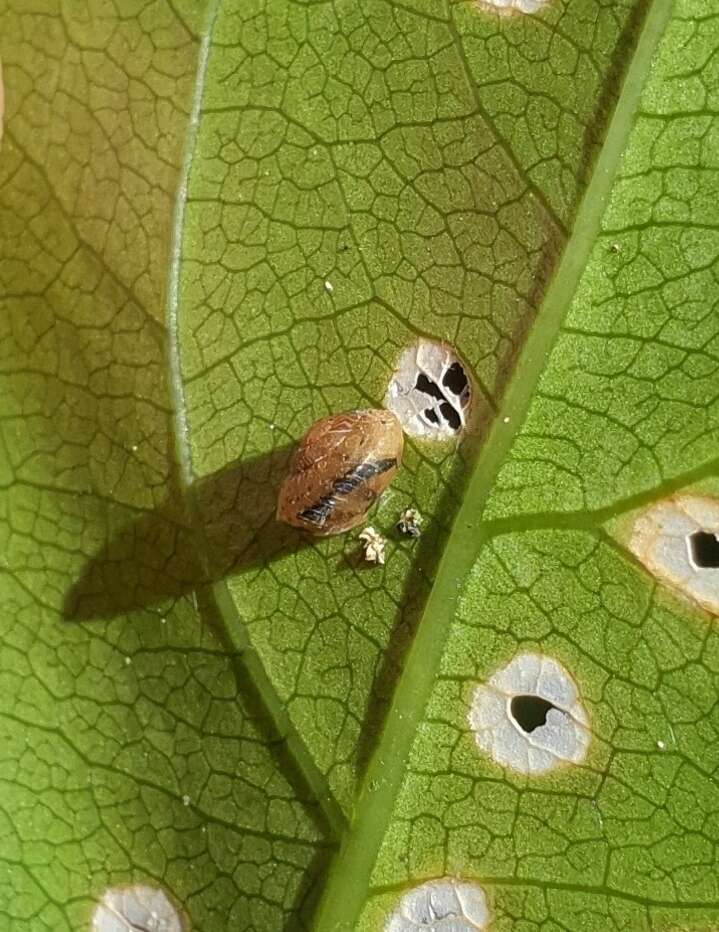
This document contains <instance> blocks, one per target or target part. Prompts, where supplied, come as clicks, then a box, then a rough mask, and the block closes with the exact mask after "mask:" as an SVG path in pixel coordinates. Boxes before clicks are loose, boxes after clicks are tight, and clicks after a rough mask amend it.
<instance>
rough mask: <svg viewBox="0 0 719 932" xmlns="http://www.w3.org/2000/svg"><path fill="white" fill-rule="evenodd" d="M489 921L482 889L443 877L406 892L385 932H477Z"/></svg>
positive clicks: (389, 920) (388, 921)
mask: <svg viewBox="0 0 719 932" xmlns="http://www.w3.org/2000/svg"><path fill="white" fill-rule="evenodd" d="M488 922H489V910H488V908H487V898H486V896H485V894H484V891H483V890H482V888H481V887H480V886H479V885H478V884H475V883H468V882H466V881H462V880H454V879H452V878H449V877H443V878H441V879H440V880H430V881H428V882H427V883H423V884H422V885H421V886H419V887H414V889H412V890H408V891H407V893H405V894H404V896H403V897H402V899H401V900H400V902H399V905H398V906H397V909H395V911H394V912H393V913H392V915H391V916H390V917H389V919H388V920H387V922H386V923H385V932H419V930H421V929H424V930H426V932H477V929H484V928H486V926H487V923H488Z"/></svg>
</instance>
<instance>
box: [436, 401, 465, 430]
mask: <svg viewBox="0 0 719 932" xmlns="http://www.w3.org/2000/svg"><path fill="white" fill-rule="evenodd" d="M439 410H440V411H441V412H442V417H443V418H444V419H445V421H446V422H447V423H448V424H449V426H450V427H451V428H452V430H459V428H460V427H461V426H462V420H461V418H460V416H459V415H458V414H457V412H456V411H455V409H454V408H453V407H452V405H451V404H450V403H449V402H448V401H444V402H442V404H441V405H440V406H439Z"/></svg>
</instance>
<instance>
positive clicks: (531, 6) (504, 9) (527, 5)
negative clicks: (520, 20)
mask: <svg viewBox="0 0 719 932" xmlns="http://www.w3.org/2000/svg"><path fill="white" fill-rule="evenodd" d="M477 6H478V7H480V9H485V10H489V11H491V12H493V13H499V14H500V15H501V16H511V15H512V14H513V13H520V14H521V13H536V12H537V11H538V10H541V9H542V7H543V6H546V2H545V0H477Z"/></svg>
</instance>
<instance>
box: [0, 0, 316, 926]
mask: <svg viewBox="0 0 719 932" xmlns="http://www.w3.org/2000/svg"><path fill="white" fill-rule="evenodd" d="M39 6H40V8H41V9H40V10H39V11H38V12H36V13H32V12H29V5H28V4H27V3H25V2H17V3H12V2H11V3H10V4H5V5H4V8H3V11H2V14H1V15H0V22H1V28H0V33H1V35H2V54H3V76H4V80H5V90H6V95H5V100H6V105H7V112H6V125H5V134H4V138H3V146H2V150H0V293H1V294H2V296H3V300H2V314H0V442H1V443H2V449H3V456H2V458H1V459H2V467H1V472H0V486H1V491H0V515H1V521H0V546H1V547H2V567H1V568H0V607H1V616H2V623H1V624H2V636H1V638H0V641H1V642H2V643H1V645H0V687H1V689H2V695H3V702H2V708H0V786H2V803H1V804H0V825H1V832H2V838H3V845H2V850H1V851H0V864H1V865H2V869H1V870H0V901H1V903H2V905H1V906H0V913H1V914H2V918H1V919H0V926H2V928H3V930H8V932H27V930H28V929H32V932H36V930H37V932H41V930H52V932H64V930H66V932H76V930H79V929H85V928H88V927H89V921H90V919H89V917H90V911H91V909H92V906H93V903H94V902H96V900H97V899H99V897H100V896H101V895H102V893H103V892H104V890H105V888H106V887H107V886H108V885H119V884H123V883H127V882H130V881H136V882H138V883H142V884H149V885H151V886H154V885H157V886H161V887H163V888H165V889H166V890H167V891H168V893H169V895H170V896H171V897H173V898H174V900H175V901H176V902H177V903H178V904H179V905H180V906H181V908H182V910H183V912H184V913H185V914H186V915H187V917H188V919H189V922H190V924H191V927H192V929H193V930H204V932H210V930H212V932H215V930H217V929H224V928H228V929H230V928H231V929H245V930H255V932H259V930H261V932H266V930H270V929H277V930H285V929H291V928H293V927H294V926H296V925H297V923H298V921H299V919H298V917H299V916H300V914H301V911H302V904H303V903H304V902H305V900H306V898H307V896H308V895H309V894H310V889H309V887H310V879H311V878H312V877H313V876H315V875H316V873H317V872H318V871H320V870H321V866H322V864H323V862H324V858H325V854H326V851H327V842H326V840H325V839H326V837H327V829H326V826H325V825H324V823H323V820H322V817H321V815H320V814H319V812H318V811H317V808H316V800H315V799H314V797H312V798H311V799H308V797H309V791H308V790H306V789H305V787H304V783H303V781H302V779H301V778H300V777H299V775H297V774H296V772H295V771H296V768H295V767H294V764H293V762H292V761H290V760H288V756H287V754H286V751H285V747H284V744H283V742H282V741H281V740H280V737H279V736H278V734H277V733H276V730H275V728H274V726H273V724H272V722H270V721H269V720H268V717H267V714H266V712H265V710H264V707H263V704H262V702H261V701H260V697H259V696H258V695H257V694H256V692H255V691H254V689H253V687H252V684H251V683H250V682H248V678H247V676H246V673H245V672H244V668H243V660H244V658H242V657H240V656H239V655H238V652H237V651H236V650H235V649H234V648H232V647H231V645H228V643H227V641H226V638H225V635H224V632H223V629H222V626H221V625H220V624H219V622H218V619H217V618H216V614H215V611H214V608H213V605H212V603H211V601H209V599H207V598H206V597H205V596H204V595H203V594H200V595H199V596H197V597H193V598H190V597H189V595H188V593H189V592H190V590H191V589H192V587H193V586H194V585H197V583H198V581H200V580H199V578H198V576H197V575H196V574H195V573H194V570H193V567H194V566H195V565H196V559H195V557H194V556H192V552H191V551H190V549H189V543H188V540H187V537H185V538H182V536H181V535H182V529H183V528H184V527H185V526H186V519H185V513H186V502H185V500H184V498H183V496H182V495H180V494H179V491H177V490H175V482H174V478H173V465H172V461H173V460H172V455H171V453H170V451H171V450H172V447H173V438H172V431H171V416H170V405H169V394H168V388H167V383H166V375H165V365H166V364H165V358H166V351H165V334H164V329H163V325H162V318H163V307H164V305H163V301H164V298H163V292H164V282H165V277H166V267H167V261H168V242H169V228H170V218H171V213H172V202H173V196H174V191H175V187H176V184H177V177H178V165H179V161H180V154H181V147H182V138H183V133H184V131H185V127H186V123H187V111H188V108H189V102H190V99H191V95H192V89H193V81H194V74H195V67H196V58H197V45H198V40H197V37H196V30H197V29H198V28H199V22H198V15H199V13H200V12H201V11H199V10H197V9H195V8H194V5H191V4H185V6H187V7H188V9H187V11H186V17H185V18H184V19H181V18H180V15H179V12H178V10H180V9H181V8H182V5H178V4H174V5H173V4H169V3H162V2H156V3H152V4H138V5H137V9H134V10H131V9H130V7H129V6H128V5H124V6H123V12H122V15H121V14H120V13H119V12H116V11H115V10H114V9H113V7H112V6H109V7H107V6H100V5H99V4H90V5H89V6H88V7H86V8H83V7H81V6H80V5H78V4H57V5H55V4H40V5H39ZM129 526H132V527H133V528H134V533H133V536H132V541H131V542H130V541H129V539H128V537H127V530H126V529H127V528H128V527H129ZM123 535H124V536H123ZM118 540H119V541H121V543H120V544H117V543H116V544H115V545H113V543H112V542H113V541H118ZM185 544H188V546H187V547H186V549H185V550H183V549H182V546H184V545H185ZM180 545H182V546H180ZM195 546H196V547H197V546H198V545H197V542H196V544H195ZM118 554H119V555H120V557H121V559H120V558H119V556H118ZM123 561H124V562H123ZM109 563H112V566H113V568H114V570H115V571H116V575H115V576H113V572H112V571H111V570H110V569H109V565H108V564H109ZM92 567H95V570H92ZM98 567H99V568H100V569H98ZM168 578H169V581H168ZM68 616H70V617H71V618H72V619H73V620H72V621H68V620H67V618H68ZM100 616H102V619H105V620H101V618H100ZM89 619H92V622H91V623H87V624H85V623H83V622H84V621H86V620H89Z"/></svg>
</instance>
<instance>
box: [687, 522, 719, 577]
mask: <svg viewBox="0 0 719 932" xmlns="http://www.w3.org/2000/svg"><path fill="white" fill-rule="evenodd" d="M689 549H690V550H691V555H692V561H693V562H694V565H695V566H700V567H702V569H713V570H714V569H719V540H717V538H716V535H715V534H709V533H708V532H707V531H697V532H696V533H695V534H692V535H691V536H690V538H689Z"/></svg>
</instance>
